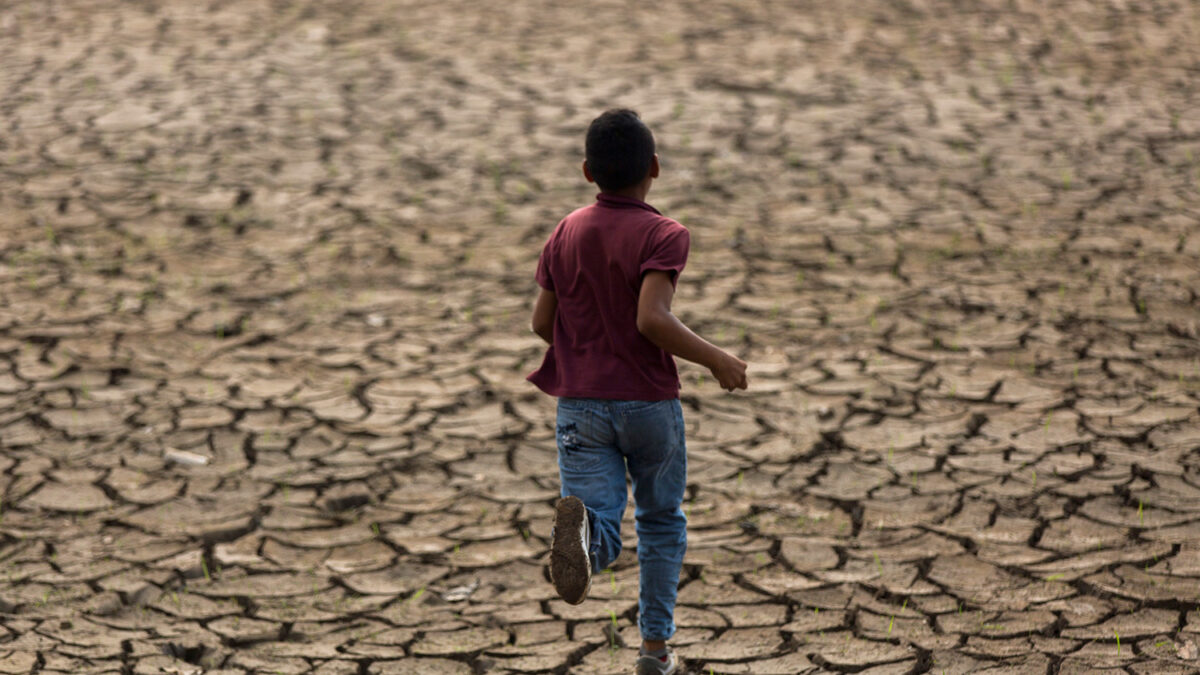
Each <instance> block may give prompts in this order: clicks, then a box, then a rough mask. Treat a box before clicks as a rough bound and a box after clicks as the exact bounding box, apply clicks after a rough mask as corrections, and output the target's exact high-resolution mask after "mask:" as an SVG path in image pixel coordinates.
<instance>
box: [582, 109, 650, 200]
mask: <svg viewBox="0 0 1200 675" xmlns="http://www.w3.org/2000/svg"><path fill="white" fill-rule="evenodd" d="M585 149H586V153H587V165H588V171H589V172H591V174H592V178H594V179H595V180H596V184H597V185H599V186H600V189H601V190H620V189H622V188H627V187H629V186H630V185H636V184H637V183H640V182H641V181H642V179H643V178H645V177H646V174H647V173H649V172H650V162H651V160H652V159H653V158H654V134H652V133H650V128H649V127H647V126H646V124H645V123H644V122H642V119H641V118H640V117H638V114H637V113H636V112H634V111H632V110H628V109H626V108H614V109H612V110H606V111H605V112H604V114H602V115H600V116H599V117H597V118H596V119H594V120H592V124H591V126H589V127H588V130H587V143H586V148H585Z"/></svg>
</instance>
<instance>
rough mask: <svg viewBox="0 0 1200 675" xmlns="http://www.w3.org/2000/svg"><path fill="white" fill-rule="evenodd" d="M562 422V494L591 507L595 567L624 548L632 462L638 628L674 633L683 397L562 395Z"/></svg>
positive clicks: (654, 636) (654, 635)
mask: <svg viewBox="0 0 1200 675" xmlns="http://www.w3.org/2000/svg"><path fill="white" fill-rule="evenodd" d="M557 426H558V432H557V434H556V435H557V438H558V471H559V477H560V478H561V480H562V495H563V496H564V497H566V496H568V495H574V496H576V497H578V498H579V499H580V500H581V501H582V502H583V504H584V506H586V507H587V512H588V518H589V520H590V521H591V537H592V544H591V550H590V551H589V553H590V554H591V557H592V569H593V571H595V572H599V571H600V570H602V569H604V568H605V567H608V566H609V565H610V564H612V562H613V561H614V560H616V559H617V555H618V554H619V553H620V552H621V516H622V515H623V514H624V513H625V503H626V500H627V499H628V493H629V491H628V488H627V487H626V485H625V474H626V470H628V472H629V476H630V478H631V479H632V481H633V499H634V505H635V509H634V516H635V518H636V527H637V535H638V544H637V548H638V551H637V557H638V567H639V570H638V574H639V582H640V583H639V594H638V628H639V629H640V630H641V633H642V638H643V639H645V640H666V639H667V638H670V637H671V636H672V635H674V633H675V597H676V593H677V592H678V588H679V571H680V568H681V567H682V565H683V554H684V551H685V550H686V549H687V518H686V517H685V516H684V514H683V508H682V504H683V490H684V487H685V485H686V483H687V447H686V445H685V443H684V438H683V408H682V407H681V406H680V405H679V399H671V400H667V401H615V400H607V399H587V398H560V399H559V400H558V424H557Z"/></svg>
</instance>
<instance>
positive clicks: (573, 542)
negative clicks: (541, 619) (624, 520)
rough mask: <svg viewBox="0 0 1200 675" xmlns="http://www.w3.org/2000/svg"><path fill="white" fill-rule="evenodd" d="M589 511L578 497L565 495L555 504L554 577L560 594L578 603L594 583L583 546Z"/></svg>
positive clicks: (551, 547) (551, 577)
mask: <svg viewBox="0 0 1200 675" xmlns="http://www.w3.org/2000/svg"><path fill="white" fill-rule="evenodd" d="M586 517H587V511H586V510H585V509H584V507H583V502H581V501H579V498H578V497H563V498H562V499H560V500H558V503H557V504H555V506H554V543H553V544H551V546H550V579H551V580H553V581H554V590H555V591H558V595H559V597H561V598H562V599H563V600H565V601H566V602H567V604H570V605H578V604H579V603H581V602H583V600H584V598H586V597H587V592H588V588H589V587H591V585H592V566H591V561H590V560H589V559H588V552H587V551H586V550H584V548H583V537H582V536H581V535H580V530H581V529H582V527H583V523H584V519H585V518H586Z"/></svg>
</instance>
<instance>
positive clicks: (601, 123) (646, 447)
mask: <svg viewBox="0 0 1200 675" xmlns="http://www.w3.org/2000/svg"><path fill="white" fill-rule="evenodd" d="M658 172H659V165H658V155H656V154H655V152H654V136H653V135H652V134H651V133H650V129H648V128H647V127H646V125H645V124H643V123H642V121H641V119H640V118H639V117H638V115H637V113H635V112H633V111H632V110H623V109H621V110H609V111H607V112H605V113H604V114H602V115H600V116H599V117H597V118H596V119H595V120H593V121H592V123H591V126H589V127H588V131H587V140H586V159H585V161H584V163H583V175H584V177H585V178H587V180H588V182H589V183H591V182H594V183H596V184H597V185H598V186H599V187H600V194H599V195H597V197H596V202H595V203H594V204H592V205H590V206H585V207H583V208H581V209H578V210H576V211H574V212H573V213H571V214H570V215H568V216H567V217H566V218H564V219H563V220H562V222H560V223H559V224H558V226H557V227H556V228H555V229H554V233H553V234H552V235H551V236H550V239H549V241H547V242H546V246H545V248H544V249H543V250H542V254H541V257H540V258H539V260H538V267H537V274H536V279H537V283H538V285H539V286H540V287H541V292H540V294H539V295H538V298H537V302H536V303H535V305H534V310H533V322H532V324H533V331H534V332H535V333H537V334H538V335H539V336H541V337H542V339H544V340H545V341H546V342H547V343H548V344H549V345H550V346H549V348H548V349H547V350H546V356H545V359H544V361H543V362H542V366H541V368H539V369H538V370H537V371H535V372H534V373H532V374H531V375H530V376H529V380H530V381H531V382H533V383H534V384H536V385H537V386H538V387H539V388H540V389H542V391H545V392H546V393H547V394H550V395H552V396H557V397H559V399H558V420H557V441H558V465H559V476H560V478H561V481H562V498H561V499H559V500H558V502H557V503H556V505H555V514H554V534H553V543H552V544H551V551H550V578H551V580H552V581H553V582H554V587H555V589H556V590H557V592H558V594H559V595H560V596H561V597H562V598H563V600H565V601H567V602H568V603H571V604H579V603H581V602H583V600H584V598H586V597H587V593H588V589H589V587H590V585H591V578H592V573H593V572H595V571H599V570H601V569H604V568H605V567H607V566H608V565H610V564H611V563H612V562H613V560H615V559H616V558H617V554H618V553H620V551H621V516H622V514H623V513H624V511H625V502H626V498H627V489H626V487H625V474H626V470H627V469H628V472H629V475H630V477H631V479H632V482H633V495H634V503H635V506H636V510H635V514H636V518H637V534H638V552H637V555H638V565H639V577H640V579H639V581H640V583H639V586H640V590H639V596H638V628H639V629H640V631H641V634H642V640H643V641H642V647H641V650H640V653H639V658H638V662H637V672H638V673H639V674H640V675H651V674H654V675H663V674H666V675H670V674H672V673H676V672H677V671H678V669H679V666H678V660H677V659H676V657H675V654H674V652H673V651H672V650H670V649H669V648H668V647H667V643H666V641H667V640H668V639H669V638H670V637H671V636H672V635H673V634H674V633H675V622H674V614H675V597H676V591H677V588H678V585H679V572H680V568H681V566H682V564H683V554H684V550H685V549H686V547H687V534H686V529H685V528H686V525H687V520H686V518H685V517H684V514H683V509H682V502H683V491H684V486H685V483H686V480H687V457H686V447H685V445H684V435H683V413H682V409H681V407H680V405H679V375H678V373H677V371H676V370H675V361H674V359H673V358H672V355H674V356H678V357H680V358H684V359H687V360H689V361H693V362H695V363H698V364H700V365H702V366H705V367H707V368H708V369H709V370H711V371H712V373H713V376H715V377H716V379H717V381H718V382H719V383H720V384H721V386H722V387H723V388H724V389H726V390H729V391H733V390H734V389H745V388H746V363H745V362H743V361H742V360H740V359H738V358H737V357H735V356H733V355H731V354H729V353H727V352H725V351H723V350H721V349H719V348H717V347H715V346H714V345H712V344H710V343H708V342H706V341H705V340H703V339H701V338H700V337H698V336H697V335H696V334H695V333H693V332H692V331H691V330H689V329H688V328H687V327H686V326H684V325H683V324H682V323H681V322H680V321H679V319H677V318H676V317H675V316H674V315H673V314H672V313H671V299H672V297H673V296H674V293H675V284H676V281H677V280H678V278H679V273H680V272H682V271H683V267H684V263H686V262H687V255H688V245H689V241H690V238H689V234H688V231H687V229H686V228H684V227H683V225H680V224H679V223H677V222H675V221H674V220H671V219H670V218H666V217H664V216H663V215H661V214H660V213H659V212H658V211H657V210H656V209H655V208H654V207H652V206H650V205H649V204H647V203H646V202H645V199H646V193H647V192H649V191H650V184H651V183H652V182H653V181H654V179H655V178H658Z"/></svg>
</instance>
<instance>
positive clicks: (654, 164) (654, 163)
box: [650, 152, 658, 178]
mask: <svg viewBox="0 0 1200 675" xmlns="http://www.w3.org/2000/svg"><path fill="white" fill-rule="evenodd" d="M650 177H651V178H658V153H657V152H656V153H654V156H653V157H651V158H650Z"/></svg>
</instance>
